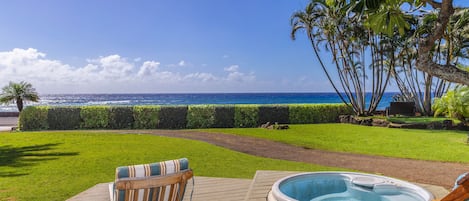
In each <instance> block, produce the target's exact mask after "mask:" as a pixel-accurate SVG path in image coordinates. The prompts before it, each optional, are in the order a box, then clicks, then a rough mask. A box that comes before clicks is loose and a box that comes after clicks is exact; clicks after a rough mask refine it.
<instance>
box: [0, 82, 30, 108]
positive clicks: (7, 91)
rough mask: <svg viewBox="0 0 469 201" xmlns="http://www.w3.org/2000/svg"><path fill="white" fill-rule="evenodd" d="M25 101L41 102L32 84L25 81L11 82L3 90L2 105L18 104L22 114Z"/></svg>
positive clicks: (0, 96)
mask: <svg viewBox="0 0 469 201" xmlns="http://www.w3.org/2000/svg"><path fill="white" fill-rule="evenodd" d="M23 101H33V102H37V101H39V96H38V94H37V92H36V89H34V88H33V85H32V84H30V83H28V82H25V81H21V82H19V83H15V82H10V83H9V84H8V85H7V86H5V87H3V88H2V94H0V102H1V103H11V102H16V106H17V107H18V111H20V112H21V111H22V110H23V105H24V103H23Z"/></svg>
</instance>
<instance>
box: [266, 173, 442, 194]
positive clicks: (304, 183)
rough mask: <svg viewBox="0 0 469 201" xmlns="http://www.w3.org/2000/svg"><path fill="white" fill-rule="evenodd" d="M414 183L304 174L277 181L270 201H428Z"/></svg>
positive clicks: (376, 177)
mask: <svg viewBox="0 0 469 201" xmlns="http://www.w3.org/2000/svg"><path fill="white" fill-rule="evenodd" d="M433 199H434V197H433V195H432V194H431V193H429V192H428V191H426V190H425V189H423V188H421V187H419V186H416V185H414V184H411V183H408V182H405V181H401V180H397V179H393V178H389V177H383V176H379V175H371V174H361V173H352V172H315V173H303V174H298V175H293V176H289V177H286V178H283V179H280V180H279V181H277V182H276V183H275V184H274V185H273V186H272V191H271V192H270V193H269V196H268V200H269V201H296V200H298V201H431V200H433Z"/></svg>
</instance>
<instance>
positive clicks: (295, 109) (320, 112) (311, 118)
mask: <svg viewBox="0 0 469 201" xmlns="http://www.w3.org/2000/svg"><path fill="white" fill-rule="evenodd" d="M342 114H351V111H350V109H349V108H348V107H347V106H346V105H344V104H294V105H289V116H290V123H292V124H311V123H333V122H337V120H338V118H339V115H342Z"/></svg>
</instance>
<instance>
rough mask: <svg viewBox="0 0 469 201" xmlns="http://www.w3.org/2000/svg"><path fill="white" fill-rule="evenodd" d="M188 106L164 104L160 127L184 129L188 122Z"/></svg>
mask: <svg viewBox="0 0 469 201" xmlns="http://www.w3.org/2000/svg"><path fill="white" fill-rule="evenodd" d="M186 117H187V106H164V107H161V110H160V125H159V127H160V128H164V129H182V128H186V124H187V120H186Z"/></svg>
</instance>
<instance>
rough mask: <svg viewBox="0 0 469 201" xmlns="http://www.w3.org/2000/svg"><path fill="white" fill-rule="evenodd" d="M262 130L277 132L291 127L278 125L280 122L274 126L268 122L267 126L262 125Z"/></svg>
mask: <svg viewBox="0 0 469 201" xmlns="http://www.w3.org/2000/svg"><path fill="white" fill-rule="evenodd" d="M261 128H265V129H277V130H284V129H289V128H290V127H289V126H288V125H286V124H278V122H275V124H272V123H270V122H267V123H265V124H262V125H261Z"/></svg>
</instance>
